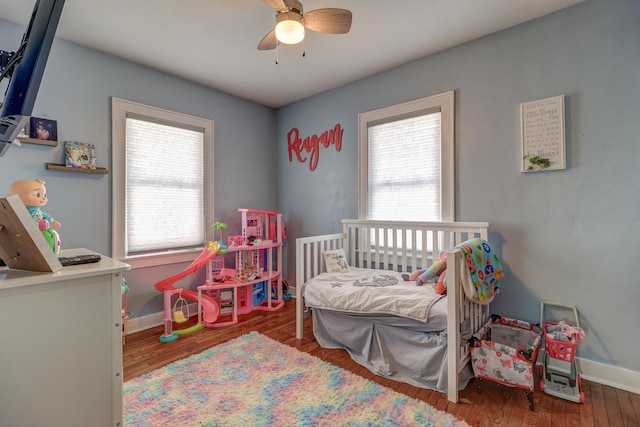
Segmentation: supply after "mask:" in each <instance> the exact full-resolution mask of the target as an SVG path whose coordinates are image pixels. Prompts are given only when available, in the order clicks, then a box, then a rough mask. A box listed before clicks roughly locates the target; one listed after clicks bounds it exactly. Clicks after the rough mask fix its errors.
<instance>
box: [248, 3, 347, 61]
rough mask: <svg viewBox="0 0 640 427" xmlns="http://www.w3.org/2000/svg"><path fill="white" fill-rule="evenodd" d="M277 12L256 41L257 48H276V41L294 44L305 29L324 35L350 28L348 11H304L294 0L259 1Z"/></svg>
mask: <svg viewBox="0 0 640 427" xmlns="http://www.w3.org/2000/svg"><path fill="white" fill-rule="evenodd" d="M262 1H263V2H264V3H265V4H266V5H267V6H269V7H270V8H271V9H273V10H275V11H276V12H277V14H276V24H275V27H274V29H273V30H272V31H270V32H269V33H268V34H267V35H266V36H264V38H263V39H262V40H261V41H260V43H259V44H258V50H271V49H275V48H276V47H277V46H278V44H280V43H284V44H297V43H300V42H301V41H302V40H304V35H305V28H307V29H309V30H312V31H317V32H319V33H325V34H346V33H348V32H349V30H350V29H351V17H352V15H351V11H349V10H346V9H336V8H327V9H316V10H311V11H309V12H307V13H304V11H303V9H302V3H300V2H299V1H297V0H262Z"/></svg>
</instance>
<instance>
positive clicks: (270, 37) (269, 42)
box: [258, 30, 278, 50]
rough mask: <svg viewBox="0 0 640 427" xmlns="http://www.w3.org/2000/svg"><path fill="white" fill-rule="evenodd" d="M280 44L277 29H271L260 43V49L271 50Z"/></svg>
mask: <svg viewBox="0 0 640 427" xmlns="http://www.w3.org/2000/svg"><path fill="white" fill-rule="evenodd" d="M277 46H278V39H276V30H271V31H270V32H269V33H268V34H267V35H266V36H264V37H263V38H262V40H260V43H258V50H271V49H275V48H276V47H277Z"/></svg>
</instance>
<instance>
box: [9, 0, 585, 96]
mask: <svg viewBox="0 0 640 427" xmlns="http://www.w3.org/2000/svg"><path fill="white" fill-rule="evenodd" d="M35 1H36V0H0V18H5V19H8V20H10V21H13V22H17V23H19V24H22V25H25V26H26V24H27V22H28V20H29V18H30V16H31V11H32V9H33V5H34V3H35ZM581 1H583V0H396V1H389V0H303V5H304V10H305V11H310V10H314V9H320V8H326V7H338V8H343V9H349V10H351V11H352V13H353V23H352V26H351V31H350V32H349V33H348V34H345V35H326V34H320V33H315V32H311V31H308V32H307V37H306V39H305V42H304V49H303V47H302V45H297V46H285V45H281V46H280V48H279V49H278V50H277V52H276V50H272V51H258V50H257V49H256V47H257V45H258V42H259V41H260V40H261V39H262V37H263V36H264V35H265V34H266V33H268V32H269V31H271V30H272V29H273V25H274V19H275V12H274V11H273V10H272V9H270V8H269V7H268V6H267V5H266V4H264V3H263V2H262V1H261V0H66V2H65V6H64V9H63V12H62V18H61V20H60V24H59V26H58V31H57V36H58V37H60V38H63V39H66V40H69V41H72V42H74V43H77V44H80V45H84V46H88V47H91V48H94V49H97V50H100V51H103V52H106V53H109V54H112V55H115V56H118V57H121V58H124V59H127V60H129V61H132V62H136V63H140V64H143V65H146V66H149V67H151V68H155V69H157V70H161V71H163V72H166V73H168V74H171V75H175V76H178V77H182V78H184V79H187V80H191V81H194V82H197V83H200V84H202V85H204V86H208V87H211V88H214V89H218V90H221V91H224V92H227V93H230V94H232V95H236V96H238V97H241V98H245V99H249V100H252V101H255V102H258V103H260V104H264V105H267V106H270V107H280V106H283V105H286V104H288V103H291V102H294V101H298V100H300V99H303V98H306V97H308V96H311V95H314V94H317V93H320V92H324V91H326V90H329V89H333V88H336V87H339V86H342V85H344V84H346V83H349V82H352V81H355V80H358V79H360V78H362V77H365V76H368V75H372V74H375V73H378V72H380V71H383V70H386V69H389V68H392V67H394V66H397V65H400V64H403V63H406V62H409V61H412V60H414V59H418V58H421V57H424V56H426V55H429V54H432V53H435V52H438V51H442V50H444V49H447V48H450V47H452V46H455V45H458V44H461V43H464V42H467V41H470V40H473V39H476V38H478V37H481V36H484V35H487V34H490V33H493V32H496V31H499V30H503V29H505V28H508V27H511V26H514V25H517V24H520V23H522V22H525V21H529V20H531V19H535V18H538V17H540V16H543V15H546V14H548V13H551V12H554V11H556V10H559V9H563V8H565V7H568V6H572V5H574V4H576V3H580V2H581ZM16 48H17V46H3V45H2V42H1V41H0V49H2V50H8V51H12V50H15V49H16ZM303 50H304V51H306V56H305V57H302V52H303ZM276 54H277V55H278V61H279V64H278V65H276V63H275V61H276Z"/></svg>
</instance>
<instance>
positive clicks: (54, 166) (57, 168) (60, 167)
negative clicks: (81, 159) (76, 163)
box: [45, 163, 109, 175]
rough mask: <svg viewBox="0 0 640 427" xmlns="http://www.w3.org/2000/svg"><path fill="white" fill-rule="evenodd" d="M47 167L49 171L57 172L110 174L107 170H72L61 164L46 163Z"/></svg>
mask: <svg viewBox="0 0 640 427" xmlns="http://www.w3.org/2000/svg"><path fill="white" fill-rule="evenodd" d="M45 164H46V165H47V169H51V170H55V171H64V172H82V173H93V174H102V175H105V174H108V173H109V170H108V169H105V168H95V169H83V168H70V167H68V166H65V165H63V164H61V163H45Z"/></svg>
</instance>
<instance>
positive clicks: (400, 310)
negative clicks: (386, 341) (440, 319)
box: [304, 267, 443, 322]
mask: <svg viewBox="0 0 640 427" xmlns="http://www.w3.org/2000/svg"><path fill="white" fill-rule="evenodd" d="M442 297H443V296H442V295H438V294H436V293H435V290H434V289H433V286H431V285H430V284H425V285H423V286H416V283H415V282H413V281H404V280H403V279H402V276H401V274H400V273H397V272H394V271H387V270H372V269H366V268H354V267H350V268H349V269H348V270H345V271H341V272H338V273H322V274H320V275H318V276H316V277H315V278H313V279H311V280H309V281H308V282H307V283H306V284H305V286H304V298H305V303H306V305H307V306H309V307H314V308H323V309H330V310H336V311H343V312H348V313H368V314H392V315H396V316H401V317H406V318H409V319H414V320H418V321H421V322H426V321H427V320H428V318H429V310H430V309H431V307H432V306H433V304H434V303H435V302H436V301H438V300H439V299H441V298H442Z"/></svg>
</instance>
